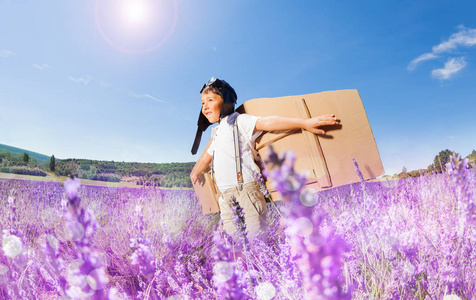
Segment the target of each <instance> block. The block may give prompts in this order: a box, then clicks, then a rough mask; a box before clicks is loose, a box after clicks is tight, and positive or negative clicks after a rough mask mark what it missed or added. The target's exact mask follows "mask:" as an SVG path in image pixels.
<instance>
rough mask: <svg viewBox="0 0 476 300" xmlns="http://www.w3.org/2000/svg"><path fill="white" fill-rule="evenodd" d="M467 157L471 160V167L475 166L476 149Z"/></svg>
mask: <svg viewBox="0 0 476 300" xmlns="http://www.w3.org/2000/svg"><path fill="white" fill-rule="evenodd" d="M466 158H467V159H468V160H469V162H468V164H469V166H470V168H474V167H475V166H476V150H474V149H473V152H471V153H470V154H469V155H468V156H466Z"/></svg>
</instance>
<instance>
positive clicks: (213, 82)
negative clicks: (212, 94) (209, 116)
mask: <svg viewBox="0 0 476 300" xmlns="http://www.w3.org/2000/svg"><path fill="white" fill-rule="evenodd" d="M209 86H211V87H214V88H217V89H218V90H220V91H221V90H222V89H223V88H224V87H225V83H224V82H223V81H222V80H220V79H218V78H216V77H212V78H210V80H208V82H207V83H205V84H204V85H203V87H202V89H201V90H200V94H201V93H202V92H203V90H204V89H205V88H207V87H209Z"/></svg>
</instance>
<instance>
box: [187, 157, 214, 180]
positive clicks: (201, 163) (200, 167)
mask: <svg viewBox="0 0 476 300" xmlns="http://www.w3.org/2000/svg"><path fill="white" fill-rule="evenodd" d="M211 162H212V156H211V155H210V154H208V153H206V152H205V153H203V154H202V156H200V159H199V160H198V161H197V164H196V165H195V167H194V168H193V170H192V173H190V179H192V183H193V184H195V183H196V182H197V180H198V178H199V176H200V174H202V172H203V171H205V170H206V168H207V167H208V166H209V165H210V163H211Z"/></svg>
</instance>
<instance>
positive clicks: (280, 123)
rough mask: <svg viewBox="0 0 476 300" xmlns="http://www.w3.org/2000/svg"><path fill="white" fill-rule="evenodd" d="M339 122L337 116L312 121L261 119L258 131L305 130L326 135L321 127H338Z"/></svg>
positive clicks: (257, 127)
mask: <svg viewBox="0 0 476 300" xmlns="http://www.w3.org/2000/svg"><path fill="white" fill-rule="evenodd" d="M338 123H339V120H338V119H337V117H336V116H335V115H323V116H319V117H314V118H310V119H303V118H288V117H279V116H270V117H261V118H259V119H258V121H256V125H255V130H257V131H285V130H292V129H305V130H307V131H309V132H312V133H315V134H326V132H325V131H324V130H322V129H319V127H320V126H325V125H336V124H338Z"/></svg>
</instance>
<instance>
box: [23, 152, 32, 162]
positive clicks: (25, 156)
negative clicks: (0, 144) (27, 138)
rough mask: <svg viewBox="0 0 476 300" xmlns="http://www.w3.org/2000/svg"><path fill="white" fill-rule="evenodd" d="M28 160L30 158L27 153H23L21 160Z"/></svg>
mask: <svg viewBox="0 0 476 300" xmlns="http://www.w3.org/2000/svg"><path fill="white" fill-rule="evenodd" d="M29 160H30V155H28V153H23V161H24V162H26V163H27V162H28V161H29Z"/></svg>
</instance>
